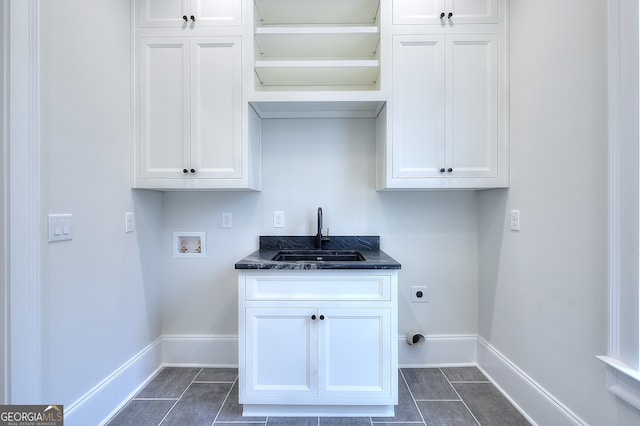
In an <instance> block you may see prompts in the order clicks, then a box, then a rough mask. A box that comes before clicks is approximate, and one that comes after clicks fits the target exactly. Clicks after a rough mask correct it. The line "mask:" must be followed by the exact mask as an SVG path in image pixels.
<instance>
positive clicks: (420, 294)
mask: <svg viewBox="0 0 640 426" xmlns="http://www.w3.org/2000/svg"><path fill="white" fill-rule="evenodd" d="M428 301H429V299H428V298H427V286H426V285H414V286H412V287H411V302H412V303H427V302H428Z"/></svg>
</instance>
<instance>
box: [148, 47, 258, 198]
mask: <svg viewBox="0 0 640 426" xmlns="http://www.w3.org/2000/svg"><path fill="white" fill-rule="evenodd" d="M139 51H140V59H139V64H140V65H139V66H140V70H139V72H140V74H139V84H140V99H139V105H140V113H139V117H140V120H139V137H138V144H137V152H136V158H137V159H138V160H137V163H138V164H137V165H136V166H137V167H136V183H135V186H136V187H140V188H157V189H162V188H165V189H172V188H173V189H178V188H192V189H215V188H246V187H250V186H251V185H250V184H249V181H248V176H247V174H248V173H249V171H248V170H247V169H248V166H247V164H248V161H247V158H246V155H247V154H246V151H247V149H246V148H245V144H244V143H243V132H242V117H243V108H242V97H241V90H242V87H241V47H240V37H171V38H160V37H149V38H141V40H140V43H139Z"/></svg>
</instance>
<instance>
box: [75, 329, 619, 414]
mask: <svg viewBox="0 0 640 426" xmlns="http://www.w3.org/2000/svg"><path fill="white" fill-rule="evenodd" d="M425 340H426V343H425V344H424V345H421V346H415V345H408V344H407V343H406V342H404V341H403V342H400V341H399V342H398V343H399V346H400V348H401V350H400V351H399V352H400V353H404V354H405V356H402V355H401V356H400V364H401V368H412V367H459V366H474V365H475V366H477V367H478V368H480V370H482V372H483V373H484V374H485V375H486V376H487V378H488V379H489V380H490V381H491V382H492V383H493V384H494V385H495V386H496V387H497V388H498V389H499V390H500V392H502V394H503V395H504V396H505V397H506V398H507V399H508V400H509V401H510V402H511V403H512V404H513V405H514V406H515V407H516V408H517V409H518V410H519V411H520V412H521V413H522V415H523V416H524V417H525V418H526V419H527V420H528V421H529V422H530V423H532V424H533V425H535V424H540V425H548V424H549V425H554V426H576V425H578V426H582V425H586V423H585V422H584V421H583V420H582V419H581V418H580V417H578V416H577V415H576V414H575V413H573V412H572V411H571V410H570V409H569V408H567V407H566V406H565V405H564V404H562V403H561V402H560V401H559V400H558V399H557V398H555V397H554V396H553V395H552V394H551V393H549V392H548V391H547V390H546V389H544V388H543V387H542V386H541V385H540V384H538V383H537V382H536V381H535V380H533V379H532V378H531V377H529V376H528V375H527V374H526V373H525V372H524V371H523V370H521V369H520V368H519V367H518V366H516V365H515V364H514V363H513V362H511V361H510V360H509V359H508V358H507V357H505V356H504V355H503V354H501V353H500V352H499V351H498V350H496V349H495V348H494V347H493V346H491V345H490V344H489V343H488V342H487V341H485V340H484V339H483V338H482V337H479V336H475V335H463V336H456V335H451V336H428V337H426V338H425ZM471 346H473V348H472V347H471ZM414 350H418V351H421V352H420V353H419V354H417V355H416V354H412V352H411V351H414ZM407 354H409V355H407ZM406 356H409V358H406ZM444 357H446V358H444ZM443 360H444V362H443ZM452 360H456V362H452ZM167 366H181V367H187V366H189V367H237V366H238V338H237V336H214V335H188V336H178V335H169V336H162V337H159V338H158V339H156V340H155V341H154V342H153V343H151V344H150V345H149V346H147V347H146V348H144V349H143V350H142V351H140V352H139V353H138V354H137V355H135V356H134V357H133V358H131V359H130V360H129V361H127V362H126V363H124V364H123V365H122V366H121V367H119V368H118V369H116V370H115V371H114V372H113V373H112V374H110V375H109V376H108V377H106V378H105V379H104V380H103V381H102V382H100V383H99V384H97V385H96V386H95V387H94V388H92V389H91V390H90V391H88V392H87V393H86V394H85V395H83V396H82V397H81V398H79V399H78V400H77V401H75V402H74V403H72V404H71V405H69V406H68V408H67V409H66V410H65V420H68V422H69V424H105V423H106V422H107V421H108V420H109V419H110V418H111V417H112V416H113V415H115V414H116V413H117V412H118V411H119V410H120V409H121V408H122V407H123V406H124V405H125V404H126V402H127V401H128V400H129V399H130V398H132V397H133V396H134V395H135V394H136V393H137V392H138V391H139V390H140V389H141V388H142V387H144V386H145V385H146V384H147V383H148V382H149V380H150V379H151V378H153V377H154V376H155V374H156V373H157V372H158V371H159V370H160V369H161V368H162V367H167ZM619 392H620V393H623V392H624V389H621V390H619Z"/></svg>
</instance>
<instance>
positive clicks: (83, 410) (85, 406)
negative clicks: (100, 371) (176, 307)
mask: <svg viewBox="0 0 640 426" xmlns="http://www.w3.org/2000/svg"><path fill="white" fill-rule="evenodd" d="M161 343H162V338H161V337H160V338H158V339H156V340H155V341H154V342H153V343H151V344H149V345H148V346H147V347H146V348H144V349H143V350H141V351H140V352H138V353H137V354H136V355H135V356H134V357H133V358H131V359H130V360H129V361H127V362H125V363H124V364H123V365H122V366H121V367H119V368H118V369H117V370H115V371H114V372H113V373H111V374H110V375H109V376H108V377H106V378H105V379H104V380H102V381H101V382H100V383H98V384H97V385H96V386H94V387H93V388H92V389H91V390H90V391H89V392H87V393H86V394H84V395H83V396H82V397H80V398H78V399H77V400H76V401H75V402H74V403H72V404H71V405H69V406H66V405H65V407H64V423H65V425H67V426H75V425H78V426H85V425H97V424H103V423H104V422H106V421H107V420H108V419H109V418H110V417H111V416H112V415H114V414H115V413H116V412H117V411H118V410H119V409H120V407H122V406H123V405H124V404H125V403H126V401H128V400H129V399H130V398H132V397H133V395H135V394H136V393H137V392H138V391H139V390H140V389H141V388H142V387H143V386H144V385H145V384H146V382H147V381H148V380H149V379H150V378H151V377H153V376H154V375H155V374H156V372H157V371H158V370H159V369H160V368H161V366H162V363H161Z"/></svg>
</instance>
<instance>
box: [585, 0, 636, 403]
mask: <svg viewBox="0 0 640 426" xmlns="http://www.w3.org/2000/svg"><path fill="white" fill-rule="evenodd" d="M607 14H608V15H607V24H608V25H607V27H608V34H607V39H608V40H607V43H608V45H607V51H608V54H607V55H608V56H607V66H608V92H609V99H608V110H609V117H608V118H609V134H608V138H609V143H608V155H609V200H608V201H609V211H608V214H609V217H608V221H609V259H608V261H609V345H608V350H607V355H606V356H598V357H596V358H597V359H599V360H600V361H602V362H604V363H605V364H606V365H607V382H608V388H609V390H610V391H611V392H612V393H613V394H615V395H616V396H618V397H620V398H621V399H623V400H624V401H626V402H628V403H629V404H631V405H632V406H634V407H636V408H638V409H640V371H639V370H638V357H640V348H636V351H635V355H634V354H630V353H627V354H624V355H623V354H621V352H622V349H621V344H623V343H624V341H621V339H624V338H625V336H626V337H627V338H633V336H632V333H631V332H630V331H629V330H625V324H627V327H628V326H629V324H632V323H630V322H628V321H629V320H632V321H633V320H634V319H633V317H634V316H635V324H636V325H637V324H638V321H639V320H640V317H639V315H638V314H639V313H640V301H636V305H635V313H634V312H626V313H625V312H623V311H622V305H621V304H622V303H624V302H628V301H625V300H622V299H624V294H628V293H629V292H630V290H631V288H632V286H638V285H639V284H640V283H638V282H635V283H633V282H630V281H629V280H628V279H626V280H625V279H623V278H622V277H623V276H624V274H623V273H624V272H625V271H628V270H630V269H634V268H635V267H636V266H633V265H626V264H623V263H622V262H621V246H622V244H623V242H624V237H625V235H626V234H623V233H622V228H623V227H624V226H625V224H623V223H622V219H621V218H622V217H624V216H623V215H624V214H625V213H626V212H624V211H623V210H622V203H621V202H622V200H623V199H624V198H623V197H625V195H626V196H629V195H631V194H629V193H627V194H625V193H624V189H623V188H624V187H623V182H624V181H625V180H629V179H636V180H637V179H638V175H637V170H632V171H623V168H622V165H623V162H622V159H621V157H622V156H623V154H622V153H623V152H624V151H623V150H624V149H625V148H628V145H626V144H637V143H638V141H637V140H636V141H632V140H625V137H626V136H623V134H624V135H626V134H627V132H628V131H629V130H630V129H627V127H630V126H629V125H627V124H625V123H624V122H621V121H620V120H621V115H620V114H621V111H622V110H623V109H624V107H623V102H628V101H625V100H624V99H623V97H622V93H623V92H621V87H622V86H623V76H622V75H621V69H622V68H623V64H622V61H623V58H624V57H625V56H628V55H625V53H623V52H621V48H622V45H621V38H622V37H623V34H621V30H620V28H621V27H624V25H622V24H623V23H622V22H621V19H622V16H621V1H620V0H609V1H608V2H607ZM635 30H636V31H637V30H638V28H636V29H635ZM636 37H640V33H638V34H636ZM627 53H628V52H627ZM635 55H636V57H637V56H638V52H635ZM637 87H639V88H640V76H639V81H638V86H637ZM636 124H638V125H640V120H637V123H636ZM632 130H634V131H636V129H632ZM638 163H639V164H640V160H639V161H638ZM628 191H629V192H631V190H628ZM634 196H637V195H634ZM634 220H636V219H634ZM621 315H623V316H624V317H625V318H621ZM628 316H631V317H632V318H626V317H628ZM636 339H637V340H638V341H640V337H639V338H636ZM627 352H628V350H627ZM634 356H635V360H634V359H633V357H634ZM623 360H624V361H626V362H630V363H631V362H635V364H636V365H635V366H631V365H627V364H625V363H624V362H622V361H623Z"/></svg>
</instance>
